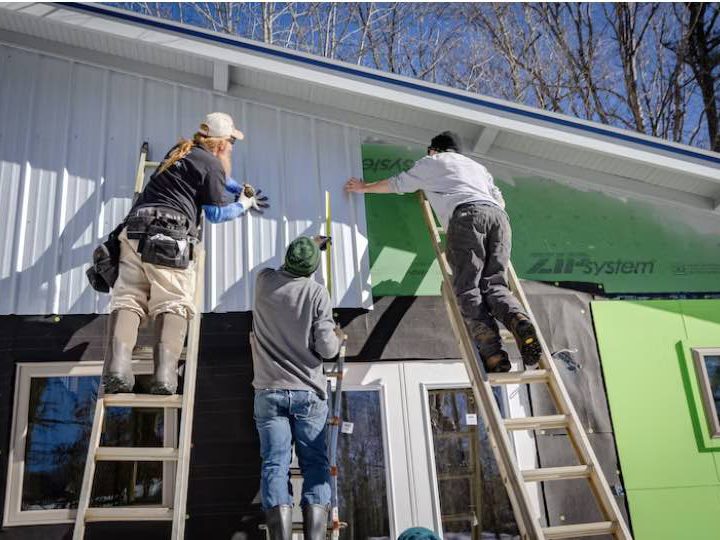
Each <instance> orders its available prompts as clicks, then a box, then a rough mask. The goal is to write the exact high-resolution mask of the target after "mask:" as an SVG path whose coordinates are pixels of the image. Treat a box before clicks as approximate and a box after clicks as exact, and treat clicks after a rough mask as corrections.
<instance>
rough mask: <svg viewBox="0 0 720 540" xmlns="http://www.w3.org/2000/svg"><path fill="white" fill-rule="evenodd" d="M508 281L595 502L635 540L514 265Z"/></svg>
mask: <svg viewBox="0 0 720 540" xmlns="http://www.w3.org/2000/svg"><path fill="white" fill-rule="evenodd" d="M508 277H509V282H510V287H511V289H512V291H513V293H514V294H515V295H516V296H517V298H518V300H520V303H521V304H522V306H523V307H524V308H525V310H526V311H527V314H528V316H529V317H530V320H531V321H532V323H533V324H534V325H535V328H538V332H537V336H538V340H539V341H540V345H541V347H542V356H541V358H540V363H539V367H541V368H543V369H545V370H547V371H548V372H549V373H550V374H551V375H550V377H549V380H548V390H549V391H550V394H551V395H552V396H553V400H554V401H555V405H556V407H557V409H558V412H559V413H560V414H564V415H566V416H568V419H569V422H568V426H567V432H568V436H569V439H570V441H571V443H572V445H573V447H574V448H575V451H576V453H577V456H578V457H579V459H580V460H581V463H582V464H584V465H590V466H591V467H592V470H593V471H592V474H591V475H590V478H589V480H590V486H591V489H592V490H593V492H594V493H595V498H596V500H597V501H598V503H599V505H600V510H601V511H602V512H603V514H604V515H605V517H606V518H608V519H610V520H612V521H615V522H617V528H618V530H616V531H615V534H616V536H617V538H619V539H622V540H630V539H632V534H631V533H630V530H629V528H628V526H627V524H626V523H625V520H624V518H623V515H622V513H621V511H620V507H619V506H618V504H617V501H616V500H615V497H614V496H613V494H612V491H611V490H610V485H609V484H608V481H607V479H606V478H605V475H604V473H603V471H602V468H601V467H600V462H599V461H598V459H597V456H596V454H595V451H594V450H593V449H592V446H591V444H590V439H589V438H588V436H587V433H586V432H585V429H584V428H583V424H582V422H581V421H580V417H579V416H578V414H577V411H576V410H575V407H574V406H573V404H572V400H571V399H570V394H568V392H567V389H566V388H565V385H564V383H563V382H562V378H561V375H560V371H559V370H558V368H557V366H556V365H555V363H554V362H553V361H552V355H551V354H550V350H549V349H548V347H547V344H546V343H545V339H544V337H543V335H542V332H540V331H539V326H538V325H537V319H536V318H535V315H534V314H533V313H532V308H531V307H530V303H529V302H528V299H527V295H526V294H525V291H524V290H523V288H522V285H521V283H520V280H519V279H518V277H517V274H516V273H515V269H514V267H513V266H512V263H511V264H510V266H509V268H508Z"/></svg>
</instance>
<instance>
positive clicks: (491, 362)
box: [483, 350, 512, 373]
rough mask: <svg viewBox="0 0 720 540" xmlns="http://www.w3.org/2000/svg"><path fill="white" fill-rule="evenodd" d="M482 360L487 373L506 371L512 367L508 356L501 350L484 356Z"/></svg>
mask: <svg viewBox="0 0 720 540" xmlns="http://www.w3.org/2000/svg"><path fill="white" fill-rule="evenodd" d="M483 362H484V363H485V370H486V371H487V372H488V373H507V372H508V371H510V370H511V369H512V364H511V363H510V358H508V354H507V353H506V352H505V351H503V350H500V351H498V352H496V353H495V354H492V355H490V356H488V357H487V358H484V359H483Z"/></svg>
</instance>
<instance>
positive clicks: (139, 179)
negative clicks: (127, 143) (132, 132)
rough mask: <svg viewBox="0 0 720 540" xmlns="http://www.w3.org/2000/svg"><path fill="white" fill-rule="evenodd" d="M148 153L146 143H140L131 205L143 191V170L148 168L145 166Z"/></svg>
mask: <svg viewBox="0 0 720 540" xmlns="http://www.w3.org/2000/svg"><path fill="white" fill-rule="evenodd" d="M149 151H150V147H149V145H148V143H147V141H146V142H144V143H142V146H141V147H140V158H139V160H138V168H137V172H136V173H135V192H134V196H133V203H134V202H135V200H136V199H137V197H138V195H140V192H141V191H142V189H143V184H144V183H145V169H146V168H147V167H148V165H147V156H148V152H149Z"/></svg>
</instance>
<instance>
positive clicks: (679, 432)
mask: <svg viewBox="0 0 720 540" xmlns="http://www.w3.org/2000/svg"><path fill="white" fill-rule="evenodd" d="M592 312H593V319H594V322H595V330H596V335H597V340H598V345H599V349H600V357H601V363H602V368H603V373H604V377H605V384H606V387H607V395H608V400H609V403H610V412H611V415H612V420H613V427H614V431H615V439H616V442H617V447H618V454H619V457H620V466H621V468H622V473H623V477H624V484H625V488H626V490H627V499H628V501H629V505H630V516H631V519H632V524H633V529H634V532H635V538H636V540H717V539H718V538H720V532H719V531H720V448H717V445H715V447H713V441H715V442H717V439H714V440H711V439H710V438H709V431H708V427H707V422H706V418H705V417H704V414H705V413H704V410H703V408H702V405H701V403H700V400H699V392H698V386H697V384H698V383H697V377H696V374H695V371H694V368H693V363H692V360H691V349H692V348H693V347H712V346H714V347H719V346H720V301H719V300H683V301H671V300H657V301H644V302H627V301H597V302H593V303H592Z"/></svg>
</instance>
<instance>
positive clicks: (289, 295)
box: [253, 268, 340, 399]
mask: <svg viewBox="0 0 720 540" xmlns="http://www.w3.org/2000/svg"><path fill="white" fill-rule="evenodd" d="M334 328H335V323H334V322H333V318H332V303H331V302H330V295H329V294H328V292H327V290H326V289H325V288H324V287H323V286H322V285H320V284H319V283H317V282H316V281H314V280H312V279H310V278H306V277H296V276H293V275H292V274H290V273H288V272H286V271H285V270H282V269H280V270H274V269H271V268H265V269H263V270H261V271H260V272H259V273H258V276H257V279H256V282H255V309H254V310H253V332H254V335H255V339H254V342H253V368H254V371H255V378H254V379H253V386H254V387H255V388H256V389H258V390H263V389H266V388H274V389H283V390H314V391H315V392H316V393H317V394H318V395H319V396H320V397H321V398H322V399H325V398H326V395H325V394H326V385H327V382H326V378H325V375H324V374H323V359H325V360H327V359H330V358H333V357H334V356H335V355H336V354H337V353H338V350H339V348H340V341H339V340H338V338H337V336H336V335H335V332H334V331H333V329H334Z"/></svg>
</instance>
